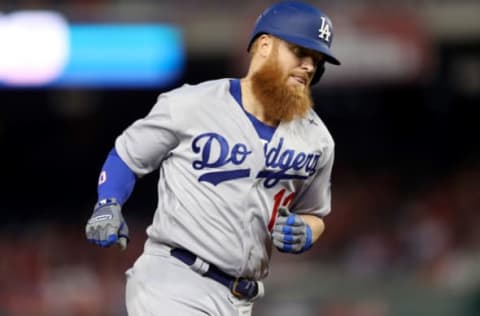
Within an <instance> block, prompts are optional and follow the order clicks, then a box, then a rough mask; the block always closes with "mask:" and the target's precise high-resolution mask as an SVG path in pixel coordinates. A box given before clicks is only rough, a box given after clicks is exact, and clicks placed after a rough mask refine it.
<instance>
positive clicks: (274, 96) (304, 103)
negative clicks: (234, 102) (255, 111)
mask: <svg viewBox="0 0 480 316" xmlns="http://www.w3.org/2000/svg"><path fill="white" fill-rule="evenodd" d="M287 79H288V75H286V74H284V73H283V72H282V70H281V67H280V65H279V61H278V53H277V51H276V50H275V51H274V52H273V54H272V56H271V58H270V59H269V60H267V61H266V62H265V64H264V65H263V66H262V67H261V68H260V69H259V70H258V71H256V72H255V73H254V74H253V75H252V78H251V81H252V92H253V95H254V96H255V98H257V100H258V101H260V103H261V104H262V106H263V110H264V113H265V116H266V118H267V119H269V120H273V121H291V120H293V119H295V118H297V117H304V116H305V114H306V113H307V111H308V109H310V108H311V107H312V105H313V101H312V97H311V94H310V88H309V87H306V89H302V88H301V87H292V86H288V85H287V84H286V81H287Z"/></svg>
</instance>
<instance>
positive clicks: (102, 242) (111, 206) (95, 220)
mask: <svg viewBox="0 0 480 316" xmlns="http://www.w3.org/2000/svg"><path fill="white" fill-rule="evenodd" d="M85 234H86V236H87V240H88V241H89V242H91V243H94V244H96V245H98V246H100V247H110V246H111V245H113V244H118V245H119V246H120V248H121V249H122V250H125V249H126V248H127V243H128V241H129V237H128V226H127V223H126V222H125V220H124V219H123V216H122V207H121V206H120V204H118V203H117V201H116V199H104V200H101V201H99V202H98V203H97V204H96V205H95V208H94V210H93V214H92V216H91V217H90V219H89V220H88V223H87V226H86V227H85Z"/></svg>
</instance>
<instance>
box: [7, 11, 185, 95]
mask: <svg viewBox="0 0 480 316" xmlns="http://www.w3.org/2000/svg"><path fill="white" fill-rule="evenodd" d="M184 66H185V53H184V43H183V38H182V32H181V30H180V29H179V28H177V27H175V26H172V25H162V24H69V23H68V22H67V21H66V20H65V19H64V18H63V17H62V16H61V15H59V14H57V13H55V12H50V11H19V12H15V13H11V14H8V15H0V88H1V87H43V86H46V87H49V86H50V87H90V88H95V87H161V86H166V85H169V84H172V83H173V82H175V81H176V80H178V79H179V78H180V77H181V75H182V73H183V71H184Z"/></svg>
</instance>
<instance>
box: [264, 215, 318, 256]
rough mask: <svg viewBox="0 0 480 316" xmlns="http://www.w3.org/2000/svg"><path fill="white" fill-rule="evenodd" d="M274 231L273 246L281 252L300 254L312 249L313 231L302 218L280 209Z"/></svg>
mask: <svg viewBox="0 0 480 316" xmlns="http://www.w3.org/2000/svg"><path fill="white" fill-rule="evenodd" d="M278 211H279V216H278V217H277V220H276V222H275V226H274V227H273V231H272V239H273V244H274V245H275V247H277V249H278V250H279V251H281V252H288V253H294V254H299V253H302V252H304V251H306V250H308V249H310V248H311V247H312V229H311V228H310V225H308V224H307V223H305V222H304V221H303V219H302V217H301V216H299V215H297V214H293V213H290V212H289V211H288V209H287V208H285V207H280V208H279V210H278Z"/></svg>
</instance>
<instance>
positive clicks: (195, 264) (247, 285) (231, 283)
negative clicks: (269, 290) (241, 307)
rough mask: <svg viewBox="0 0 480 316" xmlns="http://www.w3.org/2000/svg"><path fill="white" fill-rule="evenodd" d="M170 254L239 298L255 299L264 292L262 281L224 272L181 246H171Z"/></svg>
mask: <svg viewBox="0 0 480 316" xmlns="http://www.w3.org/2000/svg"><path fill="white" fill-rule="evenodd" d="M170 254H171V255H172V256H173V257H175V258H177V259H178V260H180V261H182V262H183V263H185V264H186V265H188V266H190V268H191V269H192V270H194V271H195V272H197V273H200V274H201V275H203V276H206V277H208V278H210V279H213V280H215V281H217V282H219V283H221V284H223V285H225V286H226V287H227V288H229V289H230V292H231V293H232V294H233V295H234V296H236V297H238V298H241V299H248V300H255V299H257V298H259V297H262V296H263V294H264V288H263V283H262V282H260V281H254V280H249V279H246V278H235V277H233V276H231V275H228V274H226V273H225V272H223V271H222V270H220V269H219V268H217V267H216V266H214V265H213V264H209V263H208V262H206V261H204V260H203V259H201V258H199V257H198V256H197V255H195V254H193V253H191V252H190V251H188V250H185V249H181V248H172V249H171V250H170Z"/></svg>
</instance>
